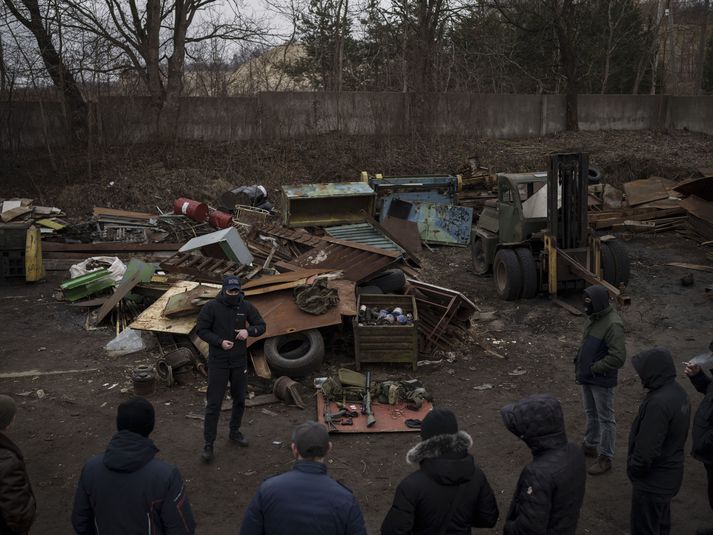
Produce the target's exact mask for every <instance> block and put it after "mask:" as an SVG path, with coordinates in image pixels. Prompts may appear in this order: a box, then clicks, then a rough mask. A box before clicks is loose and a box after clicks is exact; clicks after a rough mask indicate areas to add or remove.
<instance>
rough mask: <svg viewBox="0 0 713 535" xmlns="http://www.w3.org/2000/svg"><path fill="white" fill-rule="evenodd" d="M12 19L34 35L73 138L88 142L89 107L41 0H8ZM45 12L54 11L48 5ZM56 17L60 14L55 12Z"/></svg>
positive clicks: (6, 0)
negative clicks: (63, 53)
mask: <svg viewBox="0 0 713 535" xmlns="http://www.w3.org/2000/svg"><path fill="white" fill-rule="evenodd" d="M5 5H6V6H7V8H8V10H9V11H10V13H12V15H13V17H14V18H15V19H16V20H17V21H18V22H19V23H20V24H22V26H24V27H25V28H26V29H28V30H29V31H30V32H31V33H32V35H33V36H34V38H35V40H36V42H37V47H38V49H39V52H40V56H41V57H42V61H43V63H44V65H45V68H46V69H47V73H48V74H49V76H50V78H51V79H52V82H53V83H54V85H55V87H57V88H58V89H59V90H60V93H61V95H62V98H63V101H64V105H65V109H66V110H67V115H68V119H69V120H68V121H67V123H68V126H69V132H70V135H71V137H70V139H71V140H72V141H73V142H75V143H80V144H83V143H86V141H87V133H88V118H87V113H88V107H87V103H86V101H85V99H84V96H83V95H82V92H81V91H80V89H79V86H78V85H77V81H76V80H75V78H74V75H73V74H72V71H70V69H69V68H68V67H67V65H66V64H65V62H64V60H63V58H62V56H61V54H60V52H59V51H58V50H57V48H56V46H55V43H54V42H53V40H52V26H51V24H52V17H51V16H48V15H47V14H46V13H45V14H43V13H42V10H41V8H40V3H39V0H5ZM45 7H46V12H51V11H52V10H51V9H50V7H54V6H45ZM53 12H54V14H55V15H56V16H59V13H58V12H57V11H56V10H54V11H53Z"/></svg>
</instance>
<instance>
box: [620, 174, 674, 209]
mask: <svg viewBox="0 0 713 535" xmlns="http://www.w3.org/2000/svg"><path fill="white" fill-rule="evenodd" d="M624 192H625V193H626V200H627V202H628V203H629V206H636V205H639V204H644V203H647V202H651V201H658V200H661V199H667V198H668V195H669V194H668V190H667V189H666V185H665V184H664V183H663V181H662V180H661V179H660V178H659V177H655V176H654V177H651V178H647V179H643V180H634V181H632V182H627V183H626V184H624Z"/></svg>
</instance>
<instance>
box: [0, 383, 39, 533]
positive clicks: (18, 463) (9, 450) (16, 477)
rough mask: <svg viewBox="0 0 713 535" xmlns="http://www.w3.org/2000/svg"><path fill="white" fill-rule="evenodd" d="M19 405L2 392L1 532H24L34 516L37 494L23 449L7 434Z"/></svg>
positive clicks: (0, 431) (0, 435)
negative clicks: (33, 491)
mask: <svg viewBox="0 0 713 535" xmlns="http://www.w3.org/2000/svg"><path fill="white" fill-rule="evenodd" d="M16 412H17V406H16V405H15V400H13V399H12V398H11V397H10V396H2V395H0V533H2V534H8V535H24V534H26V533H28V532H29V531H30V526H32V522H33V521H34V520H35V510H36V504H35V495H34V494H33V493H32V487H31V486H30V478H29V477H27V470H26V469H25V461H24V459H23V457H22V452H21V451H20V448H18V447H17V446H16V445H15V443H14V442H13V441H12V440H10V437H8V436H7V429H8V428H9V427H10V426H11V425H12V422H13V421H14V420H15V413H16Z"/></svg>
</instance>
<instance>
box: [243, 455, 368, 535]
mask: <svg viewBox="0 0 713 535" xmlns="http://www.w3.org/2000/svg"><path fill="white" fill-rule="evenodd" d="M263 534H264V535H366V528H365V527H364V518H363V517H362V514H361V509H359V504H358V503H357V501H356V498H354V495H353V494H352V493H351V491H350V490H349V489H347V488H346V487H344V486H342V485H341V484H340V483H338V482H337V481H335V480H334V479H332V478H331V477H329V476H328V475H327V467H326V466H325V465H324V463H320V462H316V461H308V460H299V461H297V462H296V463H295V465H294V467H293V468H292V470H290V471H289V472H286V473H284V474H280V475H278V476H274V477H270V478H268V479H266V480H265V481H263V482H262V484H261V485H260V488H258V490H257V493H256V494H255V496H253V499H252V500H251V501H250V505H248V509H247V511H246V512H245V518H244V520H243V524H242V526H241V527H240V535H263Z"/></svg>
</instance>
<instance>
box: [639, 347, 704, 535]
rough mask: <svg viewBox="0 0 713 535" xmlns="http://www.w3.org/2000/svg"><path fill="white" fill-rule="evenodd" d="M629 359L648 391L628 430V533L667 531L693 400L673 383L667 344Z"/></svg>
mask: <svg viewBox="0 0 713 535" xmlns="http://www.w3.org/2000/svg"><path fill="white" fill-rule="evenodd" d="M632 364H633V365H634V369H635V370H636V373H637V374H638V375H639V378H640V379H641V383H642V384H643V385H644V388H646V389H648V391H649V392H648V393H647V394H646V398H644V400H643V401H642V402H641V405H640V406H639V414H638V415H637V416H636V418H635V419H634V421H633V423H632V424H631V431H630V432H629V455H628V460H627V466H626V471H627V475H628V476H629V480H630V481H631V484H632V486H633V490H632V496H631V535H668V534H669V533H671V499H672V498H673V497H674V496H675V495H676V494H677V493H678V491H679V489H680V488H681V482H682V481H683V459H684V455H683V446H684V444H685V443H686V438H687V437H688V427H689V424H690V420H691V404H690V403H689V402H688V395H687V394H686V392H685V391H684V390H683V388H682V387H681V385H679V384H678V383H677V382H676V368H675V367H674V365H673V358H672V357H671V353H670V352H669V351H668V350H667V349H662V348H654V349H648V350H646V351H642V352H641V353H639V354H638V355H635V356H634V357H633V358H632Z"/></svg>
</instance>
